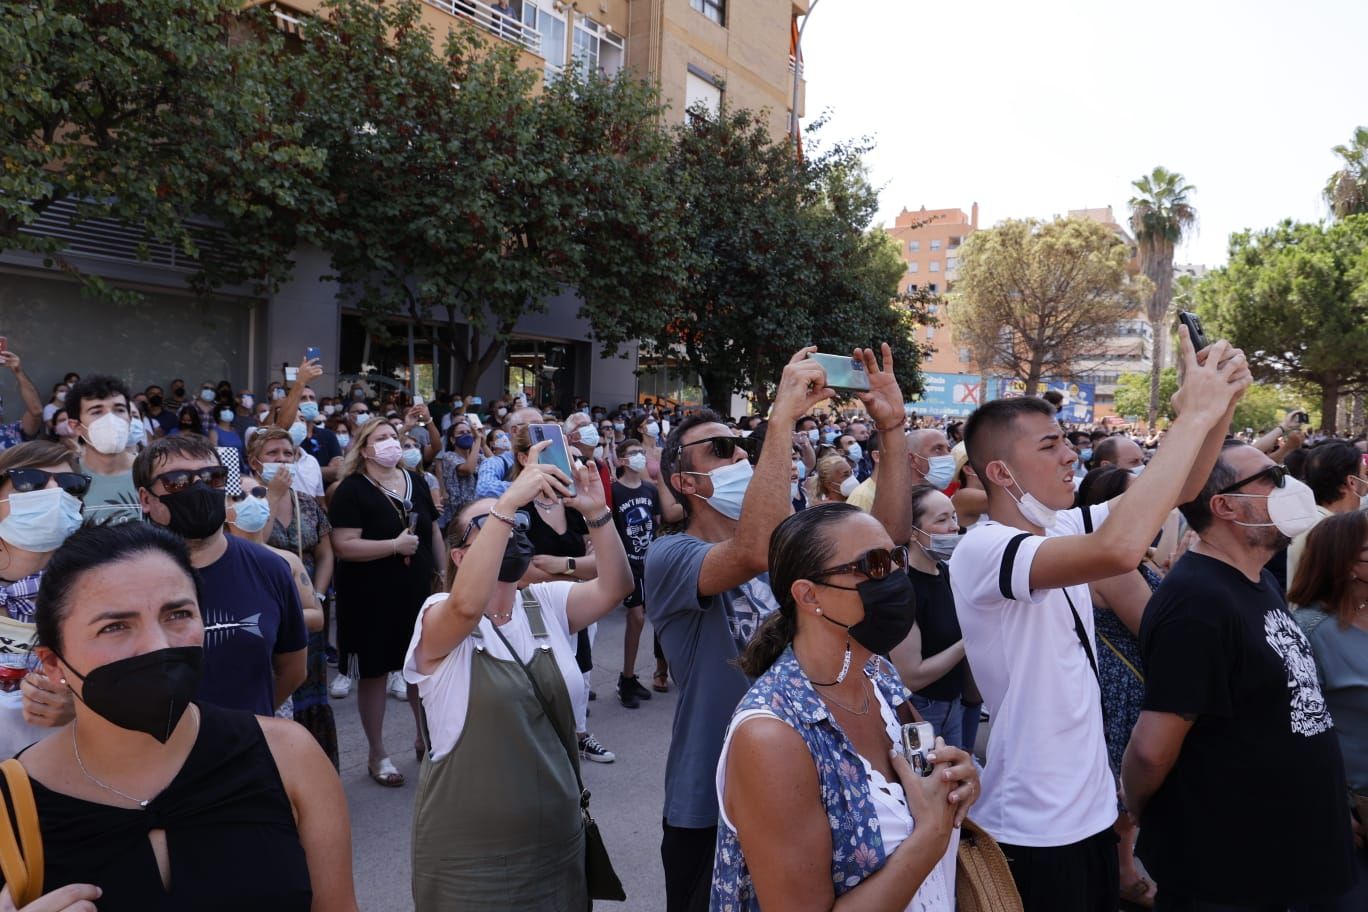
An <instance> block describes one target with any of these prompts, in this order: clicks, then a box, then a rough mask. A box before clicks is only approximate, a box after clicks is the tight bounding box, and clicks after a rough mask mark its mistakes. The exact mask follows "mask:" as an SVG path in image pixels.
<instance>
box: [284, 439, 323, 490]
mask: <svg viewBox="0 0 1368 912" xmlns="http://www.w3.org/2000/svg"><path fill="white" fill-rule="evenodd" d="M290 487H292V488H294V489H295V490H296V491H297V492H299V493H300V494H305V495H307V496H309V497H322V496H323V467H322V466H320V465H319V464H318V460H317V459H315V458H314V457H312V456H310V455H309V454H308V453H306V452H304V451H303V450H300V451H299V458H298V459H296V460H295V464H294V477H293V478H292V479H291V480H290Z"/></svg>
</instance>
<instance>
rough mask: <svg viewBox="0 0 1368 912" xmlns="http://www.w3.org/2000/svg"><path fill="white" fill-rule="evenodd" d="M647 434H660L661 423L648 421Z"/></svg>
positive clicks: (654, 436) (649, 435)
mask: <svg viewBox="0 0 1368 912" xmlns="http://www.w3.org/2000/svg"><path fill="white" fill-rule="evenodd" d="M646 436H647V437H651V438H656V437H659V436H660V425H659V424H656V423H655V422H654V421H648V422H646Z"/></svg>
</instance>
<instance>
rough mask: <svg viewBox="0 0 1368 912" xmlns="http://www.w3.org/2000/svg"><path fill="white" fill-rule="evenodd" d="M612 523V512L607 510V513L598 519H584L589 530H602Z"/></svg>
mask: <svg viewBox="0 0 1368 912" xmlns="http://www.w3.org/2000/svg"><path fill="white" fill-rule="evenodd" d="M612 521H613V511H612V510H609V511H608V512H606V513H604V514H603V515H602V516H600V517H599V518H598V519H586V520H585V522H586V523H588V524H589V528H591V529H601V528H603V527H604V526H606V525H608V524H609V523H610V522H612Z"/></svg>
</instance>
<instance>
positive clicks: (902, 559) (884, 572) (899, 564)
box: [809, 545, 907, 589]
mask: <svg viewBox="0 0 1368 912" xmlns="http://www.w3.org/2000/svg"><path fill="white" fill-rule="evenodd" d="M906 566H907V546H906V545H899V546H898V547H896V548H893V549H891V550H890V549H889V548H871V549H869V550H868V551H866V552H865V553H864V554H862V555H860V557H859V558H858V559H856V560H853V561H850V562H849V563H845V564H841V565H840V566H838V567H829V568H827V569H826V570H822V571H819V572H817V573H814V574H812V575H811V576H810V577H809V579H813V580H820V579H821V578H822V577H824V576H836V575H838V574H841V573H859V574H860V575H862V576H867V577H869V578H870V579H872V580H881V579H884V578H886V577H887V576H889V575H890V574H892V573H894V572H895V571H897V570H901V569H902V568H904V567H906ZM822 585H824V586H825V585H829V584H827V583H823V584H822ZM832 588H833V589H847V588H850V587H848V586H832Z"/></svg>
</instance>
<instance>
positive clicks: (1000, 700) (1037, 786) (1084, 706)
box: [950, 504, 1116, 847]
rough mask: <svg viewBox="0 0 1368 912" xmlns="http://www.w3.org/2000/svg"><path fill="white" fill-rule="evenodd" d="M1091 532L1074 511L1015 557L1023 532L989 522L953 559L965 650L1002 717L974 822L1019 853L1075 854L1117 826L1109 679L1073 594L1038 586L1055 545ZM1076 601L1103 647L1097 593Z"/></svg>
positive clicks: (1080, 591) (1082, 592) (1095, 514)
mask: <svg viewBox="0 0 1368 912" xmlns="http://www.w3.org/2000/svg"><path fill="white" fill-rule="evenodd" d="M1107 514H1108V506H1107V505H1106V504H1102V505H1099V506H1095V507H1093V508H1092V519H1093V528H1097V527H1098V526H1100V525H1101V524H1102V523H1103V522H1105V521H1106V519H1107ZM1083 533H1084V526H1083V513H1082V511H1081V510H1068V511H1063V512H1060V513H1059V520H1058V522H1057V523H1056V524H1055V527H1054V528H1053V529H1050V530H1048V531H1047V532H1046V535H1045V536H1044V537H1042V536H1037V535H1030V536H1028V537H1026V538H1023V539H1021V541H1020V543H1019V544H1018V545H1017V547H1016V549H1015V551H1014V553H1007V552H1008V551H1009V544H1010V543H1011V541H1012V540H1013V539H1014V538H1016V537H1017V536H1019V535H1021V534H1023V533H1022V530H1020V529H1017V528H1014V527H1012V526H1004V525H1002V524H1001V523H997V522H994V521H992V520H991V519H988V518H986V517H985V518H984V519H981V520H980V521H979V522H978V523H977V524H976V525H975V526H974V528H972V529H970V530H969V531H968V532H967V533H966V534H965V535H964V537H963V538H962V539H961V541H960V543H959V546H958V547H957V548H956V549H955V553H954V556H953V557H951V559H950V586H951V589H952V590H953V591H954V593H955V612H956V614H958V616H959V622H960V630H961V632H962V633H963V634H964V649H965V652H966V653H967V654H968V657H969V666H970V667H971V668H973V669H974V680H975V681H976V682H977V683H978V686H979V691H980V692H981V693H982V694H983V702H984V706H985V707H986V708H987V709H988V712H989V713H990V714H991V715H992V717H993V729H992V736H991V737H990V739H989V743H988V765H987V767H986V768H985V769H984V773H983V796H982V797H981V798H980V799H979V800H978V802H977V803H976V804H975V805H974V820H975V821H976V822H977V823H978V824H979V825H980V826H982V827H983V828H984V829H985V830H987V831H988V832H989V833H990V834H992V836H993V837H994V838H995V839H997V840H998V841H1000V842H1005V843H1008V844H1010V845H1023V846H1038V847H1040V846H1063V845H1069V844H1070V843H1074V842H1078V841H1079V840H1081V839H1086V838H1087V837H1089V836H1092V835H1095V834H1097V833H1100V832H1101V831H1102V830H1105V829H1107V828H1109V827H1110V826H1111V825H1112V824H1113V823H1115V822H1116V783H1115V782H1114V781H1113V779H1112V775H1111V770H1110V768H1109V767H1108V766H1107V744H1106V740H1105V737H1104V735H1103V730H1102V704H1101V691H1100V689H1099V686H1098V683H1097V677H1096V676H1095V675H1094V674H1093V670H1092V666H1091V665H1090V664H1089V662H1088V656H1087V653H1085V652H1084V651H1083V645H1082V644H1081V643H1080V642H1079V640H1078V634H1077V633H1076V632H1075V630H1074V616H1073V612H1071V611H1070V610H1069V603H1068V601H1067V600H1066V599H1065V590H1064V589H1042V590H1035V591H1032V589H1031V587H1030V579H1031V562H1032V561H1033V560H1034V559H1035V555H1036V551H1037V550H1038V549H1039V548H1040V546H1041V544H1042V543H1043V542H1044V541H1045V538H1046V537H1050V538H1053V537H1056V536H1062V535H1081V534H1083ZM1067 591H1068V596H1069V598H1071V599H1072V600H1073V604H1074V607H1075V608H1076V609H1077V610H1078V616H1079V618H1080V620H1081V621H1082V622H1083V629H1084V631H1085V635H1086V636H1087V638H1088V642H1089V644H1091V643H1093V642H1094V632H1093V611H1092V598H1091V597H1090V596H1089V594H1088V587H1087V586H1086V585H1082V586H1070V587H1068V590H1067ZM1004 592H1005V593H1006V594H1005V595H1004Z"/></svg>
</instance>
